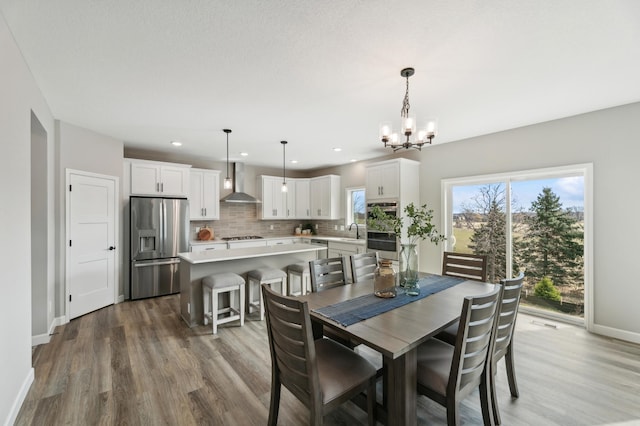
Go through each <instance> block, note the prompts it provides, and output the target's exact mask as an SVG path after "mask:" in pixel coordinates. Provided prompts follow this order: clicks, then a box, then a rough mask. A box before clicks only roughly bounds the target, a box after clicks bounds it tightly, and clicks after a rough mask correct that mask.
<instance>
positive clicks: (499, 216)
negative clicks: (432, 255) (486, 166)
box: [443, 167, 590, 318]
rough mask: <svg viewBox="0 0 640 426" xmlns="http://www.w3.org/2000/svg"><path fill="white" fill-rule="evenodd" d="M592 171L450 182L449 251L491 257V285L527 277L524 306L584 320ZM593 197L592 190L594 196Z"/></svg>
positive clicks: (563, 170)
mask: <svg viewBox="0 0 640 426" xmlns="http://www.w3.org/2000/svg"><path fill="white" fill-rule="evenodd" d="M588 170H590V169H589V168H585V167H568V168H559V169H546V170H537V171H526V172H517V173H511V174H501V175H494V176H480V177H468V178H463V179H451V180H447V181H445V182H443V190H444V194H445V211H446V214H445V217H446V223H445V229H447V234H448V235H450V236H452V238H449V240H448V242H447V250H450V251H455V252H461V253H475V254H483V255H486V256H487V263H488V265H487V266H488V268H487V269H488V276H489V280H490V281H491V282H499V281H500V280H501V279H503V278H505V277H512V276H515V275H517V274H518V273H519V272H520V271H523V272H524V273H525V288H524V293H523V298H522V304H523V305H524V306H527V307H529V308H531V309H537V310H543V311H545V312H547V313H550V314H551V313H553V314H563V315H571V316H573V317H575V318H583V316H584V310H585V288H586V286H585V282H586V275H585V258H586V257H585V239H586V238H585V236H586V232H588V230H587V229H586V227H585V213H587V214H588V213H589V212H585V207H586V205H587V203H585V199H586V198H587V197H588V196H589V197H590V195H588V194H587V189H585V175H586V173H587V172H588ZM588 191H590V188H588Z"/></svg>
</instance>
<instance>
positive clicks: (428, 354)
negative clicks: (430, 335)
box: [417, 339, 454, 395]
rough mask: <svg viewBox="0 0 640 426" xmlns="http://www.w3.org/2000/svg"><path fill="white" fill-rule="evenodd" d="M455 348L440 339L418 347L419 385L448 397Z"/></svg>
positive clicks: (431, 340) (428, 341) (430, 340)
mask: <svg viewBox="0 0 640 426" xmlns="http://www.w3.org/2000/svg"><path fill="white" fill-rule="evenodd" d="M453 349H454V348H453V346H451V345H450V344H448V343H445V342H443V341H441V340H438V339H429V340H427V341H426V342H424V343H422V344H421V345H420V346H418V374H417V376H418V377H417V379H418V383H420V384H421V385H422V386H424V387H427V388H429V389H432V390H434V391H435V392H436V393H438V394H440V395H446V392H447V383H448V382H449V373H450V372H451V362H452V361H453Z"/></svg>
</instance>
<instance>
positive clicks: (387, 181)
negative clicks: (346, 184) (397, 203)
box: [365, 161, 400, 200]
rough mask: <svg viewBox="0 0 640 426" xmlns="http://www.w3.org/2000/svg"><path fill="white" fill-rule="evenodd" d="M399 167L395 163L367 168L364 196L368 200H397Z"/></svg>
mask: <svg viewBox="0 0 640 426" xmlns="http://www.w3.org/2000/svg"><path fill="white" fill-rule="evenodd" d="M399 185H400V165H399V164H398V163H397V162H395V161H394V162H392V163H383V164H380V165H376V166H369V167H367V170H366V187H365V190H366V194H367V199H369V200H380V199H387V198H395V199H397V198H398V195H399V191H400V188H399Z"/></svg>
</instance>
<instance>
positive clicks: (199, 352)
mask: <svg viewBox="0 0 640 426" xmlns="http://www.w3.org/2000/svg"><path fill="white" fill-rule="evenodd" d="M178 312H179V308H178V296H177V295H173V296H166V297H159V298H153V299H146V300H139V301H134V302H125V303H121V304H118V305H114V306H110V307H107V308H105V309H101V310H99V311H96V312H93V313H91V314H88V315H85V316H83V317H81V318H78V319H75V320H73V321H71V322H70V323H68V324H66V325H64V326H60V327H57V329H56V334H55V335H54V336H53V337H52V339H51V342H50V343H49V344H47V345H41V346H38V347H36V348H34V351H33V365H34V367H35V381H34V383H33V384H32V386H31V389H30V391H29V393H28V395H27V398H26V400H25V402H24V404H23V406H22V408H21V410H20V413H19V415H18V418H17V421H16V425H28V424H34V425H44V424H46V425H60V424H70V425H122V424H127V425H129V424H131V425H161V424H168V425H195V424H198V425H202V424H207V425H253V424H255V425H264V424H266V422H267V417H268V407H269V394H270V381H271V367H270V362H271V361H270V358H269V348H268V342H267V336H266V328H265V323H264V322H260V321H259V320H258V319H257V317H256V316H250V317H249V318H248V320H247V321H246V322H245V326H244V327H239V326H236V325H235V324H234V323H231V324H225V325H223V326H222V327H221V328H220V329H219V331H218V335H217V336H215V337H214V336H213V335H212V334H211V329H210V327H208V326H207V327H205V326H199V327H195V328H193V329H189V328H188V327H187V326H186V325H185V324H184V322H183V321H182V319H181V318H180V317H179V314H178ZM545 323H549V321H546V320H541V319H537V318H535V317H531V316H527V315H523V314H521V315H520V316H519V318H518V324H517V331H516V335H515V338H516V343H515V347H516V374H517V379H518V385H519V389H520V398H519V399H515V400H511V398H510V395H509V390H508V385H507V379H506V374H505V371H504V367H503V365H500V371H499V373H498V376H497V381H498V397H499V403H500V410H501V415H502V421H503V425H507V426H510V425H562V426H567V425H611V424H620V425H621V424H624V425H632V424H640V346H638V345H633V344H629V343H625V342H621V341H617V340H614V339H608V338H603V337H599V336H595V335H592V334H589V333H587V332H586V331H584V330H583V329H581V328H577V327H574V326H571V325H564V324H558V323H553V324H555V325H556V326H557V328H554V327H550V326H548V325H545ZM502 362H504V361H501V363H502ZM418 417H419V419H418V423H419V424H425V425H426V424H446V414H445V410H444V408H442V407H441V406H439V405H437V404H435V403H432V402H430V401H429V400H427V399H426V398H424V397H420V398H419V400H418ZM461 420H462V424H467V425H476V424H481V423H482V416H481V414H480V409H479V397H478V392H477V391H476V392H475V394H472V395H471V396H470V397H468V398H467V399H466V400H465V401H464V403H463V406H462V416H461ZM307 421H308V411H307V409H306V408H305V407H304V406H303V405H302V404H301V403H299V402H298V401H297V400H296V399H295V397H293V396H292V395H291V394H290V393H289V392H288V391H287V390H286V389H283V392H282V399H281V408H280V422H279V424H282V425H302V424H306V423H307ZM325 424H327V425H354V424H366V414H365V413H364V412H362V411H361V410H360V409H359V408H358V407H356V406H355V405H354V404H353V403H347V404H346V405H344V406H343V407H341V408H339V409H338V410H336V411H334V412H333V413H331V414H329V415H327V416H326V417H325Z"/></svg>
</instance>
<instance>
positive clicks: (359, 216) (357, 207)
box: [345, 188, 367, 226]
mask: <svg viewBox="0 0 640 426" xmlns="http://www.w3.org/2000/svg"><path fill="white" fill-rule="evenodd" d="M346 193H347V202H346V203H345V205H346V206H347V214H346V216H345V218H346V225H347V226H349V225H351V224H352V223H357V224H358V225H362V226H366V222H367V221H366V216H365V214H366V212H365V197H364V188H347V190H346Z"/></svg>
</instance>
